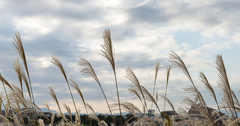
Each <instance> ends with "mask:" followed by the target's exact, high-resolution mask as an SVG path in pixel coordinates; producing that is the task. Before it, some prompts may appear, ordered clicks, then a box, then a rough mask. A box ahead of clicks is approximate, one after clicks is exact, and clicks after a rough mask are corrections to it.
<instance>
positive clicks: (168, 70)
mask: <svg viewBox="0 0 240 126" xmlns="http://www.w3.org/2000/svg"><path fill="white" fill-rule="evenodd" d="M171 69H172V66H171V65H169V66H168V67H167V72H166V74H167V82H166V89H165V97H167V87H168V81H169V77H170V71H171ZM165 104H166V99H164V107H163V111H165Z"/></svg>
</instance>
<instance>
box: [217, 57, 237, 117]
mask: <svg viewBox="0 0 240 126" xmlns="http://www.w3.org/2000/svg"><path fill="white" fill-rule="evenodd" d="M215 64H216V66H215V68H216V69H217V71H218V73H219V74H218V78H219V79H218V81H217V82H218V86H219V87H220V88H221V90H222V94H223V98H222V101H223V102H224V103H225V104H226V105H228V107H229V108H233V110H234V112H235V116H236V117H237V118H238V115H237V112H236V109H235V104H234V99H233V93H232V90H231V88H230V84H229V81H228V76H227V72H226V68H225V65H224V62H223V59H222V55H217V57H216V61H215Z"/></svg>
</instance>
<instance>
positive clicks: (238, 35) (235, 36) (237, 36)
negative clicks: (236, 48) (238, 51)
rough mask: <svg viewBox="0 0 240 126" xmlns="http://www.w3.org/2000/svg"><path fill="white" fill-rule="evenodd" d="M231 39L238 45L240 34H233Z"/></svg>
mask: <svg viewBox="0 0 240 126" xmlns="http://www.w3.org/2000/svg"><path fill="white" fill-rule="evenodd" d="M231 38H232V40H233V41H234V42H235V43H240V32H238V33H236V34H234V35H233V36H232V37H231Z"/></svg>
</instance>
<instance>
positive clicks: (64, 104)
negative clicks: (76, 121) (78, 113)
mask: <svg viewBox="0 0 240 126" xmlns="http://www.w3.org/2000/svg"><path fill="white" fill-rule="evenodd" d="M63 107H64V108H65V109H66V110H67V112H68V115H69V116H70V119H71V122H72V121H73V119H72V112H71V109H70V107H69V106H68V105H67V104H66V103H63Z"/></svg>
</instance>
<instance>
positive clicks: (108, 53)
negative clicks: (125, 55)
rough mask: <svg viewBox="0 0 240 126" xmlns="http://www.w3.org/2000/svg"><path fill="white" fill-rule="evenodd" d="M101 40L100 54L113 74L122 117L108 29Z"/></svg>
mask: <svg viewBox="0 0 240 126" xmlns="http://www.w3.org/2000/svg"><path fill="white" fill-rule="evenodd" d="M103 39H104V45H102V48H103V50H102V53H103V54H101V55H102V56H103V57H105V58H106V59H107V60H108V61H109V63H110V64H111V67H112V70H113V74H114V79H115V84H116V91H117V98H118V104H119V111H120V115H121V116H122V111H121V107H120V103H121V102H120V96H119V92H118V83H117V75H116V65H115V57H114V53H113V47H112V40H111V33H110V30H109V29H105V30H104V32H103ZM121 122H122V125H123V121H122V118H121Z"/></svg>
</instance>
